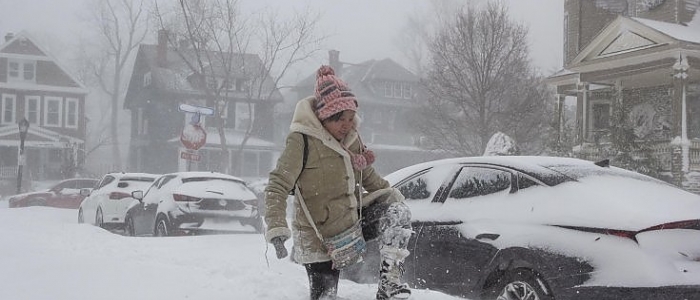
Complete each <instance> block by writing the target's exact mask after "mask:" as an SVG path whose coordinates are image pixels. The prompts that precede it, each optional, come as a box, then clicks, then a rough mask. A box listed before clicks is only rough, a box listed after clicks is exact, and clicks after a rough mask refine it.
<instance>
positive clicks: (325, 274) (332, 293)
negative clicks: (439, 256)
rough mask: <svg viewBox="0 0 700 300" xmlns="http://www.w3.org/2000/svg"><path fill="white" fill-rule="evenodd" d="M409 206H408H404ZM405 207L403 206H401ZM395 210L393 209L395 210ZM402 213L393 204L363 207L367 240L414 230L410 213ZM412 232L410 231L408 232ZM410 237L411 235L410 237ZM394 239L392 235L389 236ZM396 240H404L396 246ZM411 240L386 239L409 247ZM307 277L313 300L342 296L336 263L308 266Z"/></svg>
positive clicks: (391, 243)
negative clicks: (402, 229)
mask: <svg viewBox="0 0 700 300" xmlns="http://www.w3.org/2000/svg"><path fill="white" fill-rule="evenodd" d="M402 205H403V206H404V207H405V204H402ZM399 207H401V206H399ZM392 208H393V209H392ZM406 213H408V217H407V216H403V218H402V212H397V211H396V205H394V206H392V205H391V203H383V202H375V203H373V204H372V205H370V206H368V207H364V208H362V220H361V225H362V235H363V237H364V239H365V240H366V241H371V240H374V239H376V238H380V237H382V235H386V234H385V231H389V230H390V229H392V228H394V227H396V228H410V221H409V219H410V212H409V211H408V210H406V211H405V212H403V214H406ZM407 230H409V232H410V229H407ZM408 236H410V234H409V235H408ZM389 237H391V236H389ZM393 240H397V241H400V242H399V243H394V242H393ZM407 242H408V237H405V238H399V239H389V238H388V237H386V236H384V240H382V243H383V244H386V245H391V246H394V247H402V248H403V249H405V248H406V243H407ZM304 267H306V274H308V276H309V287H310V290H311V300H319V299H324V300H325V299H335V297H336V295H337V294H338V279H339V278H340V270H336V269H333V262H331V261H325V262H319V263H311V264H304Z"/></svg>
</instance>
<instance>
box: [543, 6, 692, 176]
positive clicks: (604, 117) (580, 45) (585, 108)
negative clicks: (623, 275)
mask: <svg viewBox="0 0 700 300" xmlns="http://www.w3.org/2000/svg"><path fill="white" fill-rule="evenodd" d="M699 6H700V0H674V1H670V0H668V1H664V0H651V1H650V0H607V1H606V0H594V1H591V0H567V1H566V3H565V17H564V35H565V37H564V45H563V46H564V54H565V55H564V60H565V61H564V68H563V69H562V70H560V71H559V72H558V73H556V74H554V75H552V76H550V77H549V78H548V82H549V84H551V85H552V86H553V87H555V88H556V93H557V96H556V97H557V99H556V101H557V103H559V105H560V106H561V105H562V104H563V103H564V101H565V98H567V97H571V98H572V99H575V101H576V108H577V114H576V125H577V126H576V144H577V145H576V148H575V149H574V150H575V152H576V153H577V154H578V155H579V156H580V157H582V158H587V159H591V160H593V159H599V158H601V157H600V156H601V153H600V152H599V151H598V149H599V147H597V146H596V145H600V144H605V143H610V142H611V141H610V129H611V124H612V123H613V122H616V121H621V122H625V123H624V124H627V125H629V126H630V128H632V129H633V132H634V134H635V139H636V141H637V142H638V143H645V144H647V145H651V148H652V149H653V152H654V153H653V155H654V157H655V158H656V159H658V160H659V161H660V162H661V167H662V169H663V171H665V172H666V173H668V174H670V175H671V176H672V181H673V182H674V183H675V184H677V185H684V186H687V184H689V183H691V182H692V180H689V178H688V176H697V173H696V172H697V171H700V16H698V15H699V14H697V10H698V7H699ZM621 112H623V113H622V114H621ZM618 116H625V117H624V120H615V119H614V118H616V117H618ZM559 119H560V120H561V116H560V118H559Z"/></svg>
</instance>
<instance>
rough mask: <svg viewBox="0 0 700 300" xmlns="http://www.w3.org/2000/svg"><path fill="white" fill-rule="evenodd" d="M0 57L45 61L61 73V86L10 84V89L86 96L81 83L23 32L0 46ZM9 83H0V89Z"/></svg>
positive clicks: (85, 90) (86, 91)
mask: <svg viewBox="0 0 700 300" xmlns="http://www.w3.org/2000/svg"><path fill="white" fill-rule="evenodd" d="M0 57H18V58H19V57H27V58H30V59H33V60H37V61H47V62H50V63H53V64H54V65H55V66H56V67H57V68H58V70H59V71H60V72H62V73H63V75H64V77H63V81H62V82H61V84H60V85H59V84H52V85H47V84H44V85H40V84H36V83H32V84H22V83H12V85H13V86H12V88H21V89H39V90H42V91H57V92H70V93H77V94H87V93H88V89H87V88H86V87H85V85H83V83H82V82H81V81H80V80H78V79H77V77H76V76H74V75H73V74H71V72H69V71H68V69H67V68H65V67H64V66H62V65H61V63H60V62H59V61H58V59H56V58H55V57H54V56H53V55H51V52H49V51H47V50H46V49H45V48H44V47H43V46H42V45H41V44H39V43H37V42H36V40H35V39H34V38H33V37H32V36H31V35H29V33H27V32H25V31H21V32H19V33H17V34H15V35H14V36H13V37H12V38H11V39H10V40H8V41H5V42H4V43H3V44H0ZM52 74H53V76H57V75H61V74H60V73H52ZM9 84H10V83H5V82H3V83H0V87H4V86H6V85H9Z"/></svg>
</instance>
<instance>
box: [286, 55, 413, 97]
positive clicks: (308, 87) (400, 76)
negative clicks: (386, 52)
mask: <svg viewBox="0 0 700 300" xmlns="http://www.w3.org/2000/svg"><path fill="white" fill-rule="evenodd" d="M335 71H336V74H338V77H340V78H342V79H343V81H345V82H346V83H347V84H348V86H350V89H352V91H353V93H354V94H355V95H357V96H358V97H363V96H365V97H368V96H375V94H376V92H375V91H374V90H373V89H372V87H371V86H370V83H371V82H372V81H384V80H388V81H400V82H411V83H417V82H419V81H420V79H419V78H418V76H416V75H414V74H413V73H411V71H409V70H407V69H406V68H404V67H403V66H401V65H400V64H398V63H397V62H395V61H394V60H392V59H390V58H385V59H382V60H374V59H372V60H368V61H365V62H362V63H359V64H344V66H343V67H342V68H341V69H340V70H335ZM315 84H316V74H315V73H314V74H312V75H310V76H308V77H306V78H304V79H303V80H301V81H300V82H299V83H298V84H297V85H296V87H297V89H299V90H300V92H306V93H307V94H309V95H310V94H312V93H313V87H314V85H315ZM380 96H382V97H383V94H381V95H380Z"/></svg>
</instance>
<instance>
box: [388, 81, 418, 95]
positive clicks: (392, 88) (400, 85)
mask: <svg viewBox="0 0 700 300" xmlns="http://www.w3.org/2000/svg"><path fill="white" fill-rule="evenodd" d="M383 88H384V97H387V98H396V99H401V98H403V99H411V98H412V97H413V87H412V86H411V85H410V84H408V83H406V82H394V81H384V87H383Z"/></svg>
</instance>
